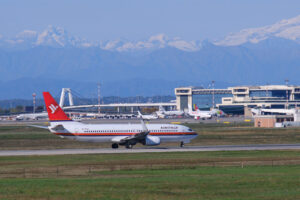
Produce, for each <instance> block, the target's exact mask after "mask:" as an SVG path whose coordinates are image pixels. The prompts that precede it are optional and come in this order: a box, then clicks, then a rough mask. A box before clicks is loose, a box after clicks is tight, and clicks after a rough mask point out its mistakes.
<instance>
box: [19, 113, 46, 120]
mask: <svg viewBox="0 0 300 200" xmlns="http://www.w3.org/2000/svg"><path fill="white" fill-rule="evenodd" d="M47 117H48V114H47V113H46V112H41V113H25V114H20V115H17V117H16V120H38V119H46V118H47Z"/></svg>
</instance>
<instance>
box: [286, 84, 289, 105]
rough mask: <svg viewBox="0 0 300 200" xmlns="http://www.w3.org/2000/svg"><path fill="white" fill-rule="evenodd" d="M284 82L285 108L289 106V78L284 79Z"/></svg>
mask: <svg viewBox="0 0 300 200" xmlns="http://www.w3.org/2000/svg"><path fill="white" fill-rule="evenodd" d="M285 84H286V87H287V88H286V109H288V107H289V90H288V85H289V80H288V79H285Z"/></svg>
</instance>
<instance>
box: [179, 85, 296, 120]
mask: <svg viewBox="0 0 300 200" xmlns="http://www.w3.org/2000/svg"><path fill="white" fill-rule="evenodd" d="M175 95H176V105H177V109H179V110H186V109H188V106H189V105H190V106H193V105H194V104H196V105H197V106H198V107H199V108H200V109H201V108H203V109H204V108H211V107H217V108H219V109H221V110H223V111H224V112H225V113H228V114H244V115H246V116H247V115H251V113H250V110H251V108H254V107H261V108H286V107H288V108H295V107H299V106H300V86H290V85H265V86H237V87H229V88H227V89H204V88H199V87H180V88H175Z"/></svg>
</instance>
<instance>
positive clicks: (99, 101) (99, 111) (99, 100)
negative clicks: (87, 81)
mask: <svg viewBox="0 0 300 200" xmlns="http://www.w3.org/2000/svg"><path fill="white" fill-rule="evenodd" d="M97 86H98V114H100V113H101V109H100V104H101V98H100V86H101V85H100V83H98V84H97Z"/></svg>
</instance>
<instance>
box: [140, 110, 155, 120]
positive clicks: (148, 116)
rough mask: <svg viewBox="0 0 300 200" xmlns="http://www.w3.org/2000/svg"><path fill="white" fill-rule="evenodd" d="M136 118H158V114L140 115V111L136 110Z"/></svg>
mask: <svg viewBox="0 0 300 200" xmlns="http://www.w3.org/2000/svg"><path fill="white" fill-rule="evenodd" d="M137 117H138V118H140V119H146V120H150V119H158V116H157V115H153V114H151V115H142V113H141V112H140V111H139V110H138V116H137Z"/></svg>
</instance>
